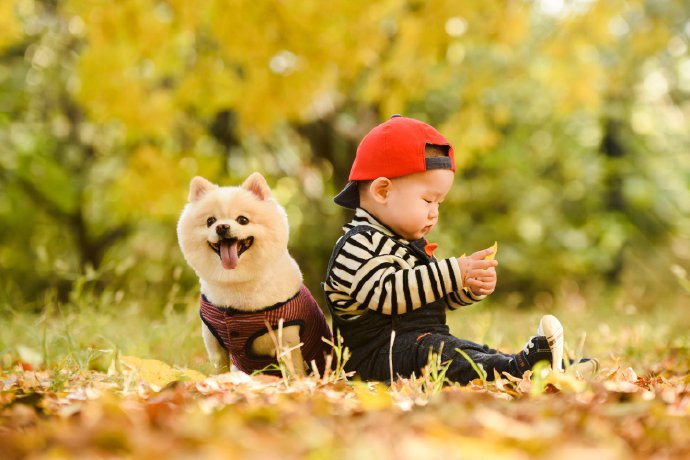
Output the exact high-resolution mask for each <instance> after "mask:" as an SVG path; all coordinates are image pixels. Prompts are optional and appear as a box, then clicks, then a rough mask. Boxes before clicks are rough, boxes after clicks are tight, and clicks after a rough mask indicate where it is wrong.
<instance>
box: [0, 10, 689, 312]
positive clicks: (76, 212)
mask: <svg viewBox="0 0 690 460" xmlns="http://www.w3.org/2000/svg"><path fill="white" fill-rule="evenodd" d="M689 45H690V4H688V3H687V2H686V1H683V0H628V1H623V0H607V1H594V0H541V1H518V0H504V1H496V2H455V1H451V0H430V1H421V0H407V1H404V0H383V1H377V2H364V1H353V0H333V1H331V2H327V3H323V2H316V1H310V0H302V1H266V2H256V1H253V2H250V1H244V0H232V1H222V2H221V1H215V0H207V1H196V0H167V1H165V0H121V1H118V2H106V1H103V0H97V1H93V0H90V1H85V0H44V1H39V0H0V216H1V219H2V225H1V226H0V304H2V305H5V306H11V307H15V308H19V307H21V308H29V309H34V310H40V309H41V308H42V306H43V305H44V302H45V300H46V298H52V299H57V300H58V301H60V302H67V301H69V299H70V296H75V295H81V294H82V293H83V292H84V290H85V289H88V290H94V291H96V292H99V293H100V294H101V295H102V296H103V299H105V301H106V302H107V303H111V304H112V305H113V306H116V305H117V304H118V303H120V302H122V301H123V299H130V300H131V299H134V300H135V301H137V302H141V303H142V304H145V305H147V306H149V308H152V309H153V310H156V309H159V308H163V307H164V306H170V305H173V306H174V305H176V304H182V303H184V302H185V301H187V300H189V299H191V298H193V297H194V295H195V292H196V289H197V288H196V280H195V279H194V275H193V273H192V272H191V270H190V269H188V268H187V267H186V265H185V264H184V261H183V259H182V257H181V254H180V252H179V249H178V247H177V242H176V236H175V223H176V219H177V216H178V215H179V212H180V211H181V209H182V206H183V205H184V203H185V200H186V194H187V186H188V182H189V180H190V179H191V177H193V176H194V175H197V174H200V175H204V176H205V177H207V178H209V179H210V180H213V181H215V182H217V183H220V184H224V185H235V184H238V183H240V182H241V181H242V180H243V179H244V178H245V177H246V176H247V175H248V174H250V173H251V172H252V171H255V170H256V171H261V172H262V173H263V174H264V175H265V176H266V177H267V178H268V180H269V184H270V185H271V186H272V187H273V189H274V193H275V195H276V197H277V199H278V200H279V201H280V202H281V203H282V204H283V205H284V206H285V207H286V208H287V211H288V214H289V218H290V223H291V229H292V235H291V252H292V254H293V256H294V257H295V258H296V259H297V260H298V262H299V263H300V265H301V267H302V270H303V272H304V274H305V279H306V281H307V284H308V285H309V287H310V288H311V289H312V291H313V292H315V294H316V296H317V298H319V295H318V292H319V287H318V283H319V281H320V280H321V279H322V277H323V272H324V269H325V266H326V262H327V260H328V256H329V255H330V251H331V248H332V246H333V243H334V241H335V240H336V238H337V237H338V236H339V234H340V227H341V225H342V224H343V222H345V221H346V220H348V218H349V215H348V213H347V212H346V211H344V210H341V209H339V208H338V207H337V206H336V205H334V204H333V203H332V201H331V198H332V196H333V195H334V194H335V193H336V192H337V190H338V189H339V188H340V187H341V186H342V185H343V184H344V183H345V182H346V180H347V174H348V171H349V166H350V164H351V161H352V158H353V156H354V152H355V149H356V146H357V143H358V142H359V140H360V139H361V137H362V136H363V135H364V134H365V133H366V132H367V131H368V130H369V129H370V128H371V127H373V126H374V125H375V124H377V123H379V122H381V121H383V120H385V119H387V118H388V117H389V116H390V115H391V114H393V113H401V114H404V115H406V116H411V117H417V118H420V119H422V120H425V121H428V122H430V123H432V124H434V125H436V126H437V127H438V128H439V129H440V131H441V132H443V133H444V134H445V135H446V136H447V137H448V138H449V139H450V140H451V142H453V144H454V146H455V148H456V152H457V156H458V162H459V164H460V166H461V167H460V170H459V173H458V174H457V180H456V185H455V186H454V189H453V191H452V193H451V195H450V196H449V197H448V199H447V200H446V202H444V204H443V213H442V220H441V223H440V225H439V228H438V229H437V230H436V231H435V233H434V234H432V235H431V239H433V240H435V241H438V242H439V243H440V244H441V247H440V249H439V254H440V255H441V256H451V255H459V254H461V253H470V252H472V251H474V250H477V249H480V248H483V247H487V246H489V245H491V244H492V243H493V241H494V240H498V241H499V246H500V249H499V259H500V261H501V268H500V274H499V276H500V287H499V290H498V291H497V293H496V294H495V295H494V296H493V298H494V299H495V301H496V302H503V303H505V304H510V305H532V304H535V303H536V304H537V305H540V306H545V307H548V306H550V305H551V304H552V303H554V302H558V301H559V299H561V298H562V297H563V296H570V297H572V296H576V297H581V298H582V299H583V301H587V299H592V298H593V297H591V296H593V295H598V294H607V293H614V294H617V295H618V301H619V302H623V303H628V304H631V305H635V306H637V307H643V308H646V307H652V306H654V304H655V301H656V300H657V299H658V298H659V296H670V297H676V298H682V296H687V291H683V290H682V284H681V283H679V281H686V279H685V275H684V269H685V268H687V267H688V266H690V52H689V51H688V46H689ZM684 267H685V268H684ZM677 277H678V278H680V279H677Z"/></svg>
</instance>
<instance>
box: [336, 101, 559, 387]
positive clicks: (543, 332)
mask: <svg viewBox="0 0 690 460" xmlns="http://www.w3.org/2000/svg"><path fill="white" fill-rule="evenodd" d="M454 172H455V157H454V150H453V147H452V146H451V145H450V143H449V142H448V141H447V140H446V139H445V138H444V137H443V136H442V135H441V134H440V133H439V132H438V131H436V129H434V128H433V127H431V126H430V125H428V124H426V123H423V122H421V121H418V120H415V119H412V118H405V117H401V116H400V115H394V116H393V117H392V118H391V119H390V120H388V121H386V122H385V123H382V124H380V125H378V126H376V127H375V128H373V129H372V130H371V131H370V132H369V133H368V134H367V135H366V136H365V137H364V139H363V140H362V141H361V143H360V145H359V147H358V148H357V154H356V157H355V160H354V163H353V165H352V169H351V171H350V177H349V180H350V182H349V183H348V184H347V185H346V186H345V188H344V189H343V190H342V191H341V192H340V193H339V194H338V195H337V196H336V197H335V199H334V201H335V202H336V203H337V204H339V205H341V206H344V207H346V208H349V209H354V210H355V215H354V218H353V219H352V221H351V222H350V223H349V224H347V225H346V226H345V227H344V231H345V235H344V236H342V237H341V238H340V239H339V240H338V242H337V244H336V246H335V249H334V250H333V254H332V256H331V260H330V261H329V265H328V269H327V274H326V282H325V283H323V287H324V292H325V295H326V303H327V305H328V307H329V309H330V311H331V314H332V317H333V329H334V333H335V331H336V330H337V331H339V333H340V335H341V336H342V338H343V342H344V345H345V346H346V347H348V348H349V350H350V354H351V357H350V360H349V361H348V363H347V365H346V370H348V371H355V372H356V373H357V374H358V375H359V376H360V378H362V379H365V380H388V379H391V378H395V376H401V377H409V376H411V375H412V374H413V373H415V374H417V375H419V374H420V371H421V369H422V368H423V367H424V366H425V365H426V364H427V360H428V358H429V354H430V352H432V353H435V354H438V355H440V356H441V361H442V362H443V363H450V364H449V368H448V370H447V372H446V377H447V378H448V379H449V380H451V381H454V382H460V383H463V384H464V383H467V382H469V381H470V380H472V379H475V378H477V377H478V375H477V373H476V371H475V370H474V366H473V365H472V363H470V362H469V361H468V360H467V358H466V357H464V356H463V355H462V354H461V353H460V352H458V351H456V350H461V351H462V352H464V353H465V355H466V356H467V357H469V358H470V359H471V360H472V361H473V362H474V363H475V364H477V365H481V366H482V367H483V369H484V370H485V371H486V373H487V377H488V378H489V379H492V378H493V377H494V371H497V372H498V373H499V374H502V373H508V374H510V375H513V376H516V377H521V376H522V374H523V373H524V372H525V371H526V370H528V369H531V368H532V367H533V366H534V365H535V364H536V363H537V362H538V361H542V360H546V361H549V362H550V363H551V366H552V367H553V369H562V366H563V363H562V359H563V327H562V326H561V323H560V322H559V321H558V319H556V318H555V317H554V316H551V315H546V316H544V317H543V318H542V319H541V322H540V324H539V327H538V329H537V335H536V336H533V337H531V338H530V339H529V341H528V342H527V344H526V345H525V347H524V349H523V350H522V351H520V352H519V353H517V354H506V353H501V352H499V351H497V350H494V349H491V348H489V347H488V346H486V345H479V344H476V343H473V342H471V341H469V340H464V339H460V338H457V337H454V336H453V335H451V334H450V331H449V329H448V326H447V325H446V310H447V309H451V310H454V309H457V308H459V307H462V306H466V305H469V304H472V303H474V302H476V301H479V300H481V299H483V298H484V297H485V296H487V295H489V294H491V293H492V292H493V291H494V289H495V287H496V266H497V265H498V262H497V261H496V260H487V256H490V255H491V254H493V250H492V249H491V248H488V249H483V250H481V251H477V252H475V253H474V254H472V255H471V256H469V257H459V258H456V257H451V258H447V259H441V260H438V259H436V258H435V257H434V256H433V251H434V249H435V246H436V245H432V244H428V242H427V241H426V240H425V239H424V237H425V236H426V235H427V234H428V233H429V232H430V231H431V230H432V229H433V228H434V227H435V226H436V223H437V222H438V218H439V205H440V204H441V203H442V202H443V200H444V198H445V197H446V195H447V194H448V191H449V190H450V188H451V186H452V185H453V179H454ZM391 366H392V369H391ZM391 373H392V374H393V375H391Z"/></svg>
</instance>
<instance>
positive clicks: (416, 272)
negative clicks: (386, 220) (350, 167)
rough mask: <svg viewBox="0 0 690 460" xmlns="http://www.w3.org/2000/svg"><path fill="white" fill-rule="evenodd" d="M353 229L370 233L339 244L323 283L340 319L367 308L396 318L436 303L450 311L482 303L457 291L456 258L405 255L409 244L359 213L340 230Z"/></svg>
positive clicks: (466, 291) (459, 288) (459, 280)
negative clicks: (425, 258) (363, 227)
mask: <svg viewBox="0 0 690 460" xmlns="http://www.w3.org/2000/svg"><path fill="white" fill-rule="evenodd" d="M359 225H366V226H369V227H371V231H367V232H363V233H358V234H355V235H353V236H351V237H350V238H349V239H348V240H347V241H346V242H345V244H344V246H343V247H342V249H341V250H340V251H339V253H338V254H337V255H336V258H335V260H334V262H333V268H332V270H331V272H330V273H329V274H328V278H327V279H326V283H325V289H324V290H325V293H326V296H328V299H329V301H330V302H331V304H332V305H333V308H334V311H335V313H336V314H338V315H339V316H340V317H342V318H346V319H349V318H354V317H357V316H359V315H361V314H362V313H364V312H366V311H367V309H372V310H375V311H378V312H380V313H383V314H386V315H395V314H398V315H400V314H404V313H406V312H409V311H412V310H415V309H417V308H420V307H422V306H424V305H426V304H429V303H431V302H434V301H437V300H441V299H443V300H444V301H445V303H446V306H447V307H448V308H449V309H451V310H454V309H456V308H459V307H463V306H465V305H469V304H472V303H474V302H476V301H478V300H481V299H482V298H484V296H475V295H474V294H472V293H471V292H470V290H469V289H467V288H463V287H462V275H461V273H460V266H459V265H458V261H457V259H456V258H454V257H453V258H449V259H442V260H436V259H435V258H434V259H432V260H431V262H429V263H428V264H427V263H425V262H426V261H422V260H420V259H419V258H418V256H416V255H415V254H414V253H413V252H412V251H411V249H410V245H411V244H413V243H412V242H410V241H408V240H405V239H404V238H402V237H400V236H398V235H396V234H395V233H394V232H393V231H392V230H391V229H389V228H388V227H386V226H385V225H383V224H382V223H380V222H379V221H378V220H376V218H375V217H374V216H372V215H371V214H369V213H368V212H367V211H365V210H364V209H362V208H358V209H357V211H356V212H355V216H354V218H353V220H352V221H351V222H350V223H348V224H347V225H345V226H344V227H343V230H344V232H345V233H347V232H348V231H349V230H350V229H352V228H354V227H356V226H359Z"/></svg>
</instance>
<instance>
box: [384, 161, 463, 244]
mask: <svg viewBox="0 0 690 460" xmlns="http://www.w3.org/2000/svg"><path fill="white" fill-rule="evenodd" d="M454 177H455V175H454V174H453V171H450V170H448V169H432V170H429V171H424V172H420V173H414V174H410V175H408V176H404V177H399V178H396V179H393V181H392V182H393V184H392V187H391V190H390V193H389V194H388V202H387V204H386V212H385V216H380V217H382V220H384V222H383V223H384V224H386V225H388V226H389V227H390V228H391V229H392V230H393V231H395V232H396V233H397V234H398V235H400V236H402V237H403V238H405V239H407V240H416V239H419V238H423V237H424V236H425V235H426V234H428V233H429V232H430V231H431V230H432V229H433V228H434V227H435V226H436V223H437V222H438V208H439V205H440V204H441V202H442V201H443V200H444V198H445V197H446V195H447V194H448V191H449V190H450V187H451V186H452V185H453V178H454Z"/></svg>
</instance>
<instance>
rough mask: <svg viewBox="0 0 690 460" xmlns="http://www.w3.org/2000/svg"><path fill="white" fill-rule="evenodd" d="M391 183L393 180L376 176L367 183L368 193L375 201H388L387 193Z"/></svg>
mask: <svg viewBox="0 0 690 460" xmlns="http://www.w3.org/2000/svg"><path fill="white" fill-rule="evenodd" d="M392 185H393V182H392V181H391V180H390V179H388V178H387V177H378V178H376V179H374V180H373V181H372V182H371V184H370V185H369V194H370V195H371V197H372V198H373V199H374V200H376V201H377V202H379V203H385V202H386V201H388V194H389V193H390V190H391V186H392Z"/></svg>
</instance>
